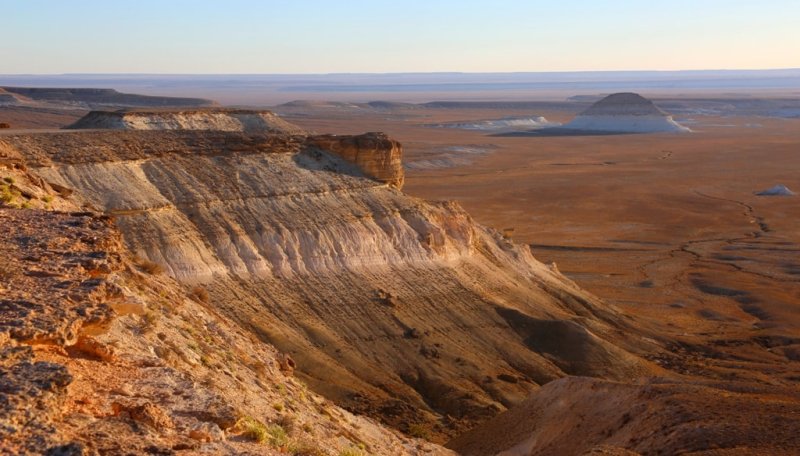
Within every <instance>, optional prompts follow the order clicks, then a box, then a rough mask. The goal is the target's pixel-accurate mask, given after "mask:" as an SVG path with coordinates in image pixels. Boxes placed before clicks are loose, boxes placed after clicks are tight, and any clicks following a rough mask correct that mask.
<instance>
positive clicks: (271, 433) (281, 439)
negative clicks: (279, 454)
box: [267, 424, 289, 448]
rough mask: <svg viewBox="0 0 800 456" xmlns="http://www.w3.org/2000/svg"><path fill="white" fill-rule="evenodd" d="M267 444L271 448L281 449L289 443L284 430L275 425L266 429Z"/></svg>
mask: <svg viewBox="0 0 800 456" xmlns="http://www.w3.org/2000/svg"><path fill="white" fill-rule="evenodd" d="M267 443H269V445H270V446H271V447H273V448H283V447H285V446H286V445H287V444H288V443H289V436H288V435H286V430H285V429H283V428H282V427H281V426H279V425H277V424H273V425H272V426H269V427H268V428H267Z"/></svg>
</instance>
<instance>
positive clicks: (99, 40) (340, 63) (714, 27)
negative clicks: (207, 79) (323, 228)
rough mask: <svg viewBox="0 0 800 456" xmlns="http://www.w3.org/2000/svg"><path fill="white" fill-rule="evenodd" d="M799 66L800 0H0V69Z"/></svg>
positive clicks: (254, 70) (152, 70) (226, 70)
mask: <svg viewBox="0 0 800 456" xmlns="http://www.w3.org/2000/svg"><path fill="white" fill-rule="evenodd" d="M790 67H794V68H796V67H800V0H760V1H757V0H659V1H655V0H595V1H589V0H551V1H537V0H529V1H524V0H495V1H488V0H487V1H472V0H438V1H437V0H405V1H402V0H398V1H385V0H338V1H322V0H264V1H255V0H225V1H223V0H219V1H201V0H192V1H189V0H172V1H170V0H130V1H124V2H123V1H117V0H102V1H98V0H0V74H15V73H336V72H415V71H468V72H472V71H475V72H494V71H498V72H499V71H564V70H652V69H723V68H726V69H740V68H790Z"/></svg>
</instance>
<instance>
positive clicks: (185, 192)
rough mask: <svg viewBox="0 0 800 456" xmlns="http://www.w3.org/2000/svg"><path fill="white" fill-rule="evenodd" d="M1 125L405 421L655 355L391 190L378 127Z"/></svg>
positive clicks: (369, 408) (442, 212) (502, 249)
mask: <svg viewBox="0 0 800 456" xmlns="http://www.w3.org/2000/svg"><path fill="white" fill-rule="evenodd" d="M4 140H5V141H6V142H7V144H6V145H7V147H11V148H14V150H16V151H18V153H20V154H21V155H22V156H24V157H25V158H26V160H27V161H28V165H29V166H30V167H32V168H33V169H35V171H36V172H37V173H38V174H40V175H41V176H43V177H44V179H45V180H47V181H48V182H52V183H55V184H57V185H60V186H64V187H69V188H74V189H75V190H76V194H75V196H74V198H76V200H77V201H78V202H81V203H83V204H85V205H87V206H91V207H93V208H96V209H98V210H101V211H103V212H105V213H107V214H112V215H114V216H115V219H116V224H117V226H118V227H119V229H120V230H121V232H122V234H123V237H124V240H125V243H126V244H127V246H128V247H129V248H130V249H131V250H132V251H133V252H135V253H136V254H137V255H138V256H140V257H142V258H145V259H147V260H148V261H151V262H154V263H157V264H160V265H162V266H163V267H164V268H165V270H166V271H167V272H168V273H169V275H170V276H172V277H175V278H177V279H178V280H179V281H181V282H183V283H185V284H188V285H191V286H198V285H199V286H202V287H203V288H204V289H205V290H207V291H208V293H209V295H210V302H211V303H212V305H213V307H214V308H216V309H217V310H218V311H219V312H220V313H222V314H224V315H225V316H226V317H228V318H231V319H232V320H234V321H236V322H238V324H239V325H240V326H241V328H243V329H245V330H246V331H248V332H249V333H251V334H255V335H257V336H258V337H259V338H260V339H261V340H264V341H267V342H269V343H272V344H274V345H275V346H277V347H278V348H279V349H280V350H281V351H285V352H288V353H290V354H291V356H292V357H293V358H294V359H295V360H296V361H297V366H298V371H299V373H300V375H301V376H302V378H303V379H305V380H306V381H307V382H308V383H309V385H310V386H311V387H312V388H313V389H314V390H316V391H318V392H320V393H322V394H324V395H326V396H327V397H329V398H331V399H333V400H334V401H336V402H337V403H339V404H343V405H345V406H346V407H347V408H349V409H351V410H355V411H359V412H364V413H368V414H371V415H373V416H377V417H379V418H381V419H382V420H384V421H386V422H388V423H390V424H392V425H394V426H396V427H398V428H400V429H401V430H403V431H406V432H413V433H417V434H420V435H422V434H425V435H429V436H431V437H432V438H435V439H436V438H438V439H442V438H443V437H444V436H448V435H454V434H456V433H458V432H459V431H461V430H464V429H466V428H468V427H470V426H472V425H474V424H475V423H477V422H479V421H482V420H485V419H487V418H489V417H491V416H494V415H495V414H497V413H498V412H499V411H501V410H503V409H505V408H506V407H507V406H509V405H511V404H513V403H516V402H519V401H520V400H522V399H523V398H525V397H526V396H527V395H528V394H529V393H530V392H531V391H534V390H536V389H537V388H538V386H539V385H541V384H543V383H546V382H548V381H550V380H553V379H556V378H559V377H561V376H564V375H567V374H574V375H590V376H599V377H604V378H610V379H621V378H626V379H629V378H631V377H636V376H637V375H640V374H644V373H651V372H653V371H654V370H655V369H656V368H655V367H653V366H651V365H650V364H648V363H647V362H645V361H643V360H642V359H640V358H638V357H637V356H635V355H632V354H631V353H629V352H628V351H626V342H625V333H624V331H625V322H624V319H623V318H621V317H620V316H619V315H618V314H617V313H616V312H615V311H614V309H612V308H610V307H608V306H605V305H603V304H602V303H600V302H599V301H598V300H597V299H596V298H594V297H593V296H591V295H589V294H588V293H586V292H584V291H582V290H580V289H579V288H578V287H577V286H575V285H574V284H573V283H572V282H570V281H569V280H568V279H566V278H565V277H563V276H562V275H560V274H559V273H558V272H557V270H555V269H554V268H550V267H547V266H545V265H543V264H541V263H539V262H537V261H536V260H535V259H534V258H533V257H532V256H531V254H530V251H529V250H528V249H527V248H526V247H521V246H517V245H514V244H513V243H511V242H509V241H508V240H507V239H504V238H503V237H502V236H501V235H500V234H499V233H497V232H496V231H494V230H491V229H488V228H485V227H482V226H480V225H477V224H476V223H474V222H473V221H472V220H471V218H470V217H469V215H468V214H466V213H465V212H464V211H463V210H462V209H461V208H460V207H459V206H458V205H457V204H455V203H452V202H440V203H430V202H426V201H422V200H419V199H416V198H412V197H409V196H407V195H405V194H403V193H402V192H400V191H399V190H398V188H397V187H398V186H399V184H400V183H402V174H401V175H400V176H399V177H398V176H396V175H392V174H391V172H389V173H388V174H381V173H382V172H383V171H381V170H386V169H389V170H391V169H394V167H395V163H396V162H397V161H399V145H397V144H396V143H395V142H393V141H391V140H390V139H388V138H385V137H384V136H380V135H369V136H366V137H362V138H358V137H330V136H326V137H317V138H306V137H299V136H286V135H275V134H267V133H260V134H246V133H241V132H234V133H222V132H191V134H189V133H187V132H118V133H110V132H74V133H63V134H43V135H28V136H17V137H13V136H12V137H6V138H5V139H4ZM398 169H399V168H398ZM366 173H372V175H374V176H376V178H373V177H370V176H369V175H367V174H366ZM631 345H641V341H636V343H635V344H631Z"/></svg>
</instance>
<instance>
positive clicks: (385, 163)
mask: <svg viewBox="0 0 800 456" xmlns="http://www.w3.org/2000/svg"><path fill="white" fill-rule="evenodd" d="M308 143H309V144H310V145H312V146H314V147H317V148H319V149H322V150H326V151H329V152H333V153H335V154H336V155H338V156H340V157H342V158H343V159H345V161H347V162H349V163H352V164H354V165H356V166H358V167H359V169H361V170H363V171H364V172H365V173H366V174H368V175H370V176H372V177H374V178H375V179H377V180H379V181H382V182H386V183H387V184H389V185H392V186H394V187H397V188H402V187H403V179H404V171H403V162H402V155H403V149H402V146H401V145H400V143H399V142H397V141H395V140H393V139H390V138H389V137H388V136H386V135H385V134H383V133H366V134H363V135H357V136H336V135H323V136H312V137H310V138H309V139H308Z"/></svg>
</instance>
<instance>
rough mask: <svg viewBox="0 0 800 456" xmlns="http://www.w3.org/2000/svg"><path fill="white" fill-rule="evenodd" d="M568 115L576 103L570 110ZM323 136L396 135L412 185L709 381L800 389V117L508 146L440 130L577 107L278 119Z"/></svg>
mask: <svg viewBox="0 0 800 456" xmlns="http://www.w3.org/2000/svg"><path fill="white" fill-rule="evenodd" d="M565 105H568V104H565ZM277 110H278V111H279V112H282V114H283V115H284V116H286V118H287V120H289V121H291V122H294V123H296V124H298V125H301V126H303V127H305V128H308V129H310V130H314V131H316V132H320V133H323V132H337V133H356V132H364V131H385V132H387V133H388V134H390V135H391V136H392V137H395V138H397V139H398V140H400V141H401V142H402V143H403V145H404V147H405V156H404V162H405V163H406V166H407V175H406V184H405V187H404V190H405V191H406V192H407V193H409V194H412V195H415V196H419V197H422V198H426V199H435V200H442V199H446V200H456V201H458V202H460V203H461V204H462V205H463V206H464V207H465V208H466V210H467V211H468V212H469V213H470V214H471V215H472V216H473V217H474V218H475V219H476V220H477V221H478V222H480V223H482V224H485V225H488V226H491V227H494V228H496V229H498V230H500V231H503V232H505V233H507V234H508V235H509V236H511V237H512V238H513V239H514V240H515V241H516V242H519V243H526V244H529V245H530V246H531V249H532V250H533V253H534V255H535V256H536V257H537V258H538V259H539V260H541V261H544V262H548V263H550V262H555V263H556V264H557V266H558V268H559V269H560V270H561V272H563V273H564V274H566V275H567V276H569V277H571V278H572V279H573V280H574V281H575V282H577V283H578V284H580V285H581V286H582V287H584V288H586V289H588V290H590V291H592V292H593V293H595V294H596V295H597V296H599V297H600V298H602V299H604V300H605V301H606V302H607V303H609V304H612V305H615V306H618V307H620V308H622V309H624V310H625V311H626V312H627V313H628V314H629V315H631V316H632V317H633V318H634V319H635V320H636V322H637V326H638V327H640V328H642V334H640V335H636V336H634V335H632V336H631V337H652V338H655V339H658V340H659V341H661V342H662V343H663V344H664V345H665V346H667V347H668V348H669V350H670V351H671V352H672V355H674V356H672V355H670V356H663V357H662V355H654V356H655V357H656V359H655V361H657V362H660V363H662V364H664V365H665V366H666V367H669V368H671V369H673V370H675V371H678V372H681V373H685V374H687V375H693V374H694V375H698V376H701V377H704V378H715V379H735V380H744V381H747V380H753V381H757V382H759V383H762V382H766V383H775V384H784V385H792V384H796V382H797V381H800V364H799V363H796V362H792V361H800V224H798V221H799V220H800V196H784V197H780V196H775V197H766V196H757V195H755V192H758V191H761V190H764V189H767V188H770V187H772V186H774V185H776V184H779V183H780V184H784V185H786V186H788V187H789V188H790V189H794V190H800V119H780V118H766V117H711V116H692V117H691V118H690V119H687V118H683V119H681V118H678V120H679V121H680V120H684V121H686V122H687V125H688V126H690V127H691V128H692V129H693V130H694V133H691V134H638V135H613V136H573V137H564V136H562V137H544V136H543V137H498V136H491V135H489V134H487V133H486V132H482V131H469V130H460V129H453V128H435V127H431V126H430V125H431V124H439V123H447V122H455V121H458V122H464V121H469V120H476V119H482V120H483V119H499V118H503V117H508V116H544V117H546V118H547V119H548V120H550V121H558V122H566V121H568V120H569V119H570V118H571V117H572V116H573V115H574V114H575V112H577V110H578V109H573V110H571V109H570V108H564V107H561V106H558V105H557V104H552V103H543V104H542V108H541V109H540V110H537V111H535V112H532V111H531V110H530V109H525V110H520V109H500V108H491V107H490V108H480V109H478V108H474V107H471V106H468V107H467V108H457V107H456V108H449V109H446V108H428V107H418V106H417V107H401V108H394V109H389V110H386V111H379V112H378V111H375V112H366V113H365V112H362V111H359V110H348V109H342V108H337V107H334V106H325V105H319V106H304V107H303V108H291V109H289V108H278V109H277Z"/></svg>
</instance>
